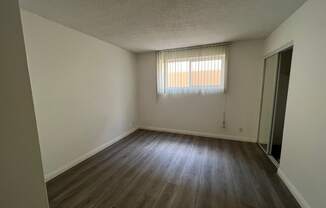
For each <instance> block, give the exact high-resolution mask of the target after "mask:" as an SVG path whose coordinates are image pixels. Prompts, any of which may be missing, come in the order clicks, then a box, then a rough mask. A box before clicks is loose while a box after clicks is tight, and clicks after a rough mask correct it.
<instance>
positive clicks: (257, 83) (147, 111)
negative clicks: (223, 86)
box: [137, 40, 264, 142]
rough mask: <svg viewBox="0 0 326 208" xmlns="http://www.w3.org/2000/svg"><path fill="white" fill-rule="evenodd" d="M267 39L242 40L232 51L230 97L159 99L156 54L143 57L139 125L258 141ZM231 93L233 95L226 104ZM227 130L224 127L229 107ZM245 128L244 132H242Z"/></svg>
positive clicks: (140, 62) (140, 57) (139, 58)
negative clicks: (224, 119)
mask: <svg viewBox="0 0 326 208" xmlns="http://www.w3.org/2000/svg"><path fill="white" fill-rule="evenodd" d="M263 43H264V42H263V41H262V40H256V41H243V42H236V43H234V44H233V45H232V46H231V49H230V61H229V81H228V92H227V94H226V95H204V96H203V95H184V96H175V97H171V96H170V97H163V98H159V99H157V97H156V59H155V53H153V52H151V53H144V54H139V55H137V74H138V83H139V87H138V95H139V105H138V106H139V125H140V126H141V127H146V128H148V127H155V128H166V129H177V130H188V131H197V132H200V133H203V134H207V135H212V136H217V137H223V138H227V139H237V140H243V141H252V142H256V137H257V128H258V114H259V105H260V93H261V80H262V70H263ZM225 97H227V102H226V107H225V108H224V106H225ZM224 109H225V111H226V122H227V123H226V124H227V129H222V128H221V127H222V118H223V111H224ZM239 128H242V129H243V131H242V132H240V131H239Z"/></svg>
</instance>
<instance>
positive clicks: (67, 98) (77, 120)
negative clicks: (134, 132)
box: [22, 10, 137, 178]
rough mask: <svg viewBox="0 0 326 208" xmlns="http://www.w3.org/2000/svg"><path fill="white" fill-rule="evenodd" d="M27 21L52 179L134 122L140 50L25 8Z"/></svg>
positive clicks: (42, 134)
mask: <svg viewBox="0 0 326 208" xmlns="http://www.w3.org/2000/svg"><path fill="white" fill-rule="evenodd" d="M22 22H23V29H24V36H25V42H26V49H27V58H28V66H29V72H30V76H31V83H32V92H33V98H34V104H35V111H36V120H37V124H38V131H39V136H40V144H41V152H42V159H43V165H44V171H45V174H46V177H47V178H51V177H53V176H55V175H57V174H58V173H60V172H62V171H63V170H65V169H66V168H68V167H70V166H71V165H74V164H75V163H76V162H78V161H80V160H81V159H83V158H84V156H85V154H87V153H89V154H90V153H94V151H93V152H90V151H92V150H94V149H98V148H101V145H104V144H107V143H112V142H113V141H114V140H115V138H116V137H119V136H120V135H124V134H125V133H126V132H128V131H129V130H131V129H133V128H134V127H135V125H136V123H135V122H136V120H137V112H136V110H137V108H136V105H137V103H136V76H135V55H133V54H132V53H130V52H127V51H125V50H123V49H121V48H118V47H116V46H113V45H111V44H108V43H105V42H102V41H100V40H97V39H95V38H93V37H90V36H87V35H85V34H83V33H80V32H77V31H75V30H72V29H69V28H66V27H64V26H62V25H59V24H57V23H54V22H51V21H49V20H46V19H44V18H41V17H39V16H37V15H35V14H33V13H30V12H27V11H24V10H23V11H22ZM102 147H103V146H102ZM89 154H87V155H89Z"/></svg>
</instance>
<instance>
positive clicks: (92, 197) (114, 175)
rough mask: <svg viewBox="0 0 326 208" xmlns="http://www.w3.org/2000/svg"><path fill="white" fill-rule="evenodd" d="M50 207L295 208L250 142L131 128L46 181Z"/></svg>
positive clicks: (254, 145) (271, 167)
mask: <svg viewBox="0 0 326 208" xmlns="http://www.w3.org/2000/svg"><path fill="white" fill-rule="evenodd" d="M47 189H48V196H49V202H50V207H51V208H57V207H62V208H75V207H78V208H82V207H85V208H95V207H103V208H147V207H148V208H159V207H162V208H163V207H164V208H169V207H184V208H195V207H196V208H242V207H243V208H265V207H266V208H297V207H300V206H299V205H298V204H297V202H296V201H295V199H294V198H293V197H292V195H291V194H290V193H289V191H288V190H287V188H286V187H285V185H284V184H283V183H282V182H281V180H280V179H279V178H278V176H277V174H276V172H275V169H274V167H273V166H272V165H271V163H270V162H269V161H268V159H267V158H266V157H265V156H264V155H263V153H262V151H261V150H260V149H259V147H258V146H257V145H256V144H252V143H241V142H232V141H225V140H218V139H210V138H203V137H196V136H188V135H179V134H171V133H162V132H154V131H145V130H138V131H136V132H134V133H133V134H131V135H129V136H128V137H126V138H124V139H123V140H121V141H119V142H118V143H116V144H114V145H112V146H110V147H109V148H107V149H105V150H103V151H102V152H100V153H98V154H96V155H95V156H93V157H91V158H89V159H88V160H86V161H84V162H82V163H80V164H79V165H77V166H75V167H74V168H72V169H70V170H69V171H67V172H65V173H63V174H62V175H60V176H58V177H56V178H54V179H53V180H51V181H50V182H48V183H47Z"/></svg>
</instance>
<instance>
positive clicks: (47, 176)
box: [45, 128, 138, 182]
mask: <svg viewBox="0 0 326 208" xmlns="http://www.w3.org/2000/svg"><path fill="white" fill-rule="evenodd" d="M137 129H138V128H132V129H130V130H129V131H127V132H125V133H123V134H121V135H120V136H118V137H115V138H114V139H111V140H110V141H109V142H107V143H105V144H102V145H101V146H99V147H96V148H95V149H93V150H91V151H89V152H87V153H86V154H84V155H82V156H80V157H78V158H77V159H75V160H73V161H71V162H69V163H67V164H66V165H64V166H63V167H60V168H58V169H57V170H55V171H52V172H50V173H48V174H45V181H46V182H47V181H49V180H51V179H53V178H55V177H56V176H58V175H60V174H61V173H63V172H65V171H67V170H69V169H70V168H72V167H74V166H75V165H77V164H78V163H81V162H82V161H84V160H86V159H88V158H90V157H91V156H93V155H95V154H96V153H98V152H100V151H102V150H104V149H105V148H107V147H109V146H111V145H112V144H114V143H116V142H117V141H119V140H121V139H123V138H124V137H126V136H128V135H129V134H131V133H133V132H134V131H136V130H137Z"/></svg>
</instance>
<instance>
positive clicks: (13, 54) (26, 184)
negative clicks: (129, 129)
mask: <svg viewBox="0 0 326 208" xmlns="http://www.w3.org/2000/svg"><path fill="white" fill-rule="evenodd" d="M0 25H1V27H0V46H1V47H0V100H1V101H0V164H1V167H0V207H3V208H26V207H33V208H46V207H48V200H47V194H46V188H45V184H44V178H43V171H42V163H41V153H40V146H39V142H38V136H37V127H36V120H35V113H34V107H33V100H32V93H31V86H30V80H29V75H28V69H27V62H26V54H25V47H24V39H23V32H22V28H21V21H20V15H19V8H18V2H17V0H2V1H0Z"/></svg>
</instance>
